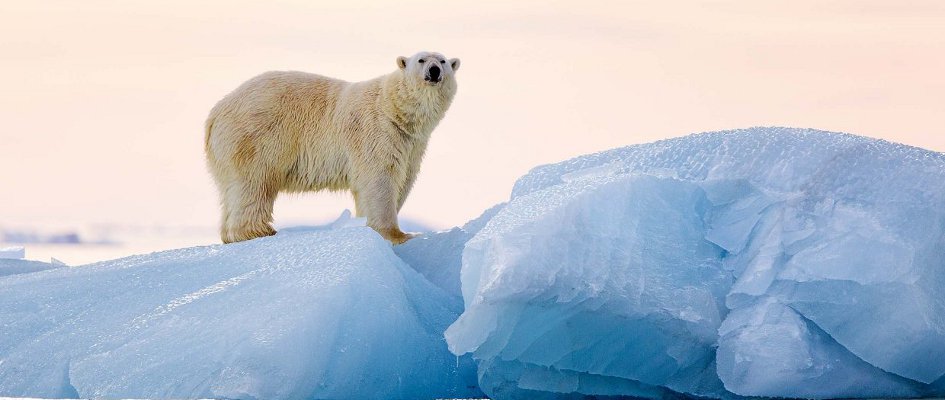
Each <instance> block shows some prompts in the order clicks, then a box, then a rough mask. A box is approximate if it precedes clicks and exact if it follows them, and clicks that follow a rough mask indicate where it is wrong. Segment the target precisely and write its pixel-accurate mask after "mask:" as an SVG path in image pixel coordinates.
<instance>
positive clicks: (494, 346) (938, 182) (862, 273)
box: [446, 128, 945, 398]
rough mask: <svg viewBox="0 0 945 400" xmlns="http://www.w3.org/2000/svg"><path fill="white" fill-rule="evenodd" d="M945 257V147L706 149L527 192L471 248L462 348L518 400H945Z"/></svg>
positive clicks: (693, 139)
mask: <svg viewBox="0 0 945 400" xmlns="http://www.w3.org/2000/svg"><path fill="white" fill-rule="evenodd" d="M943 254H945V156H943V155H942V154H940V153H934V152H929V151H925V150H922V149H917V148H912V147H908V146H903V145H898V144H893V143H888V142H884V141H880V140H873V139H867V138H862V137H856V136H852V135H845V134H834V133H827V132H822V131H815V130H802V129H788V128H754V129H748V130H739V131H727V132H714V133H706V134H700V135H693V136H689V137H684V138H679V139H673V140H667V141H661V142H657V143H652V144H646V145H639V146H631V147H626V148H621V149H615V150H611V151H607V152H603V153H598V154H593V155H588V156H584V157H579V158H576V159H573V160H569V161H565V162H562V163H559V164H554V165H548V166H542V167H538V168H536V169H534V170H532V171H531V172H530V173H529V174H528V175H526V176H524V177H523V178H521V179H520V180H519V181H518V182H517V183H516V185H515V188H514V190H513V194H512V199H511V201H510V202H509V203H508V205H507V206H506V207H505V208H504V209H502V210H501V211H500V212H499V213H498V214H497V215H496V216H495V217H494V218H493V219H492V220H491V221H489V223H488V224H487V225H486V227H485V228H483V229H482V231H480V232H479V234H478V235H476V236H475V237H474V238H473V239H471V240H470V241H469V243H468V244H467V246H466V247H465V251H464V253H463V266H462V292H463V296H464V300H465V304H466V310H465V312H464V313H463V314H462V316H461V317H460V318H459V319H458V320H457V321H456V322H455V323H454V324H453V325H452V326H451V327H450V328H449V329H448V330H447V333H446V337H447V341H448V342H449V344H450V348H451V350H453V351H454V352H455V353H457V354H463V353H466V352H471V353H472V354H473V355H474V357H475V358H477V359H478V360H480V375H481V377H480V383H481V385H482V389H483V390H484V391H485V392H486V393H487V394H490V395H494V396H495V395H498V397H502V398H515V397H520V398H526V397H532V396H534V395H535V393H584V394H613V393H612V391H608V389H613V388H615V387H625V391H624V392H623V393H622V394H627V395H644V396H647V395H646V394H645V393H641V392H640V391H641V390H643V391H647V390H652V389H653V388H654V387H661V388H667V389H669V390H672V391H676V392H683V393H687V394H693V395H699V396H707V397H728V396H731V395H732V393H734V394H738V395H745V396H780V397H816V398H825V397H896V396H918V395H943V394H945V392H943V386H945V384H943V383H945V378H943V376H945V302H943V301H942V299H945V257H943ZM536 371H537V372H536ZM536 373H538V375H537V376H539V377H538V378H536V377H535V374H536ZM542 374H544V375H542ZM540 376H547V377H551V376H558V377H562V378H558V379H550V378H540ZM563 377H566V378H567V379H565V378H563ZM591 377H593V380H594V382H595V384H589V383H586V382H589V381H590V380H591ZM936 381H937V382H936Z"/></svg>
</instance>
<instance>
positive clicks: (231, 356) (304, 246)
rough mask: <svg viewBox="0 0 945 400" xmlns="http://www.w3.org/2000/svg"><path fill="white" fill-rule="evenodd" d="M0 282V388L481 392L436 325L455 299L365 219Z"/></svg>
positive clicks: (195, 394) (13, 392) (16, 391)
mask: <svg viewBox="0 0 945 400" xmlns="http://www.w3.org/2000/svg"><path fill="white" fill-rule="evenodd" d="M342 225H347V224H342ZM352 225H355V224H352ZM0 293H3V295H2V296H0V321H2V323H0V326H2V333H3V334H2V335H0V396H30V397H57V398H59V397H73V398H74V397H84V398H98V397H109V398H242V399H254V398H256V399H259V398H266V399H269V398H272V399H280V398H319V399H332V398H365V399H367V398H385V399H387V398H433V397H473V396H478V395H481V394H480V392H479V390H478V389H477V385H476V378H477V377H476V366H475V365H474V364H473V363H472V361H471V360H470V359H469V358H468V357H462V358H460V357H456V356H454V355H452V354H450V352H449V351H448V350H447V347H446V343H445V341H444V339H443V337H442V332H443V331H444V330H445V328H446V326H447V325H448V324H449V323H450V322H452V321H453V320H455V318H456V316H457V315H458V313H459V312H460V311H461V310H462V304H461V301H460V300H459V298H458V297H454V296H450V295H448V294H446V293H445V292H443V291H442V290H440V289H439V288H437V287H436V286H434V285H432V284H430V283H429V282H427V281H426V280H425V279H423V277H422V276H421V275H420V274H419V273H417V272H415V271H414V270H412V269H411V268H409V267H408V266H407V265H406V264H404V263H403V262H402V261H401V260H400V259H399V258H397V257H396V256H395V255H394V253H393V252H392V250H391V246H390V244H388V243H387V242H385V241H384V240H383V239H381V238H380V236H378V235H377V234H376V233H374V231H372V230H371V229H369V228H366V227H351V228H345V229H334V230H332V229H322V230H309V231H306V232H300V233H291V232H290V233H286V234H280V235H277V236H274V237H269V238H264V239H259V240H253V241H250V242H243V243H238V244H231V245H215V246H207V247H196V248H189V249H180V250H171V251H165V252H160V253H155V254H149V255H141V256H133V257H129V258H123V259H118V260H114V261H106V262H101V263H97V264H92V265H86V266H80V267H72V268H58V269H52V270H47V271H40V272H31V273H24V274H19V275H10V276H5V277H3V278H2V279H0Z"/></svg>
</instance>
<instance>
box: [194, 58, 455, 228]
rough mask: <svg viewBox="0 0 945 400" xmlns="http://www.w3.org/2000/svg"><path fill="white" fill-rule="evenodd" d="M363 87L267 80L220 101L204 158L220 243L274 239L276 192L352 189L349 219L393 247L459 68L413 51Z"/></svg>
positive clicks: (286, 75) (291, 75)
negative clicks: (216, 204)
mask: <svg viewBox="0 0 945 400" xmlns="http://www.w3.org/2000/svg"><path fill="white" fill-rule="evenodd" d="M396 62H397V69H396V70H395V71H394V72H392V73H390V74H387V75H383V76H380V77H377V78H374V79H371V80H367V81H363V82H345V81H342V80H338V79H333V78H328V77H325V76H321V75H315V74H310V73H305V72H296V71H288V72H286V71H274V72H266V73H264V74H262V75H259V76H257V77H255V78H252V79H250V80H249V81H247V82H245V83H243V84H242V85H241V86H240V87H238V88H236V90H234V91H233V92H232V93H230V94H228V95H227V96H226V97H224V98H223V99H222V100H220V101H219V102H218V103H217V104H216V106H214V107H213V109H212V110H211V111H210V116H209V117H208V118H207V122H206V131H205V135H206V136H205V143H204V150H205V152H206V156H207V165H208V167H209V169H210V172H211V174H212V175H213V178H214V180H215V182H216V186H217V189H218V190H219V193H220V201H221V203H222V209H223V210H222V211H223V217H222V221H221V226H220V236H221V238H222V239H223V242H224V243H231V242H238V241H242V240H249V239H253V238H258V237H262V236H269V235H273V234H275V233H276V231H275V230H274V229H273V228H272V225H271V223H272V207H273V202H274V201H275V199H276V195H277V194H278V193H279V192H305V191H319V190H330V191H342V190H350V191H351V194H352V195H353V197H354V202H355V209H356V213H357V215H358V216H359V217H366V218H367V225H368V226H370V227H371V228H373V229H374V230H376V231H377V232H378V233H380V234H381V236H383V237H384V238H385V239H387V240H389V241H390V242H392V243H394V244H399V243H403V242H405V241H407V240H408V239H410V238H411V237H412V235H410V234H407V233H404V232H403V231H401V230H400V227H399V226H398V224H397V213H398V211H400V208H401V207H403V205H404V201H405V200H406V199H407V194H408V193H410V189H411V187H413V184H414V181H415V180H416V178H417V172H418V170H419V168H420V161H421V159H422V158H423V153H424V151H426V148H427V142H428V141H429V140H430V134H431V132H433V128H435V127H436V125H437V124H438V123H439V122H440V120H441V119H442V118H443V116H444V114H445V113H446V110H447V109H448V108H449V106H450V103H451V102H452V100H453V96H454V95H455V94H456V79H455V75H454V74H455V72H456V70H457V69H459V59H456V58H453V59H446V58H445V57H444V56H443V55H442V54H439V53H433V52H420V53H417V54H415V55H413V56H412V57H409V58H407V57H397V59H396Z"/></svg>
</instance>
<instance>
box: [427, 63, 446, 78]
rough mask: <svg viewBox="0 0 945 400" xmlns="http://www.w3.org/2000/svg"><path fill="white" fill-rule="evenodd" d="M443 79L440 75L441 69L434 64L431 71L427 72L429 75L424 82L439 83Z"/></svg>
mask: <svg viewBox="0 0 945 400" xmlns="http://www.w3.org/2000/svg"><path fill="white" fill-rule="evenodd" d="M442 78H443V77H442V76H441V75H440V67H438V66H436V64H433V65H431V66H430V69H429V70H427V73H426V75H425V76H424V77H423V80H425V81H427V82H433V83H437V82H439V81H440V80H442Z"/></svg>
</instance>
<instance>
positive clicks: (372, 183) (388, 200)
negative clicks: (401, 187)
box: [352, 173, 413, 244]
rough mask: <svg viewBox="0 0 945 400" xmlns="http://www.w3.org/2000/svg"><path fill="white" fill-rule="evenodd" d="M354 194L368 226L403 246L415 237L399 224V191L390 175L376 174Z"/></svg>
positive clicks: (366, 180) (357, 205)
mask: <svg viewBox="0 0 945 400" xmlns="http://www.w3.org/2000/svg"><path fill="white" fill-rule="evenodd" d="M357 186H358V187H357V188H354V189H353V190H352V192H353V193H354V195H355V198H356V199H357V200H356V201H355V202H356V208H357V209H358V210H357V212H358V213H359V214H362V215H364V216H365V217H367V225H368V226H370V227H371V228H372V229H374V230H375V231H377V233H379V234H381V236H383V237H384V239H387V240H389V241H390V242H391V243H393V244H401V243H403V242H406V241H407V240H410V238H412V237H413V236H411V235H408V234H406V233H404V232H403V231H401V230H400V226H399V225H398V224H397V207H398V200H399V199H398V194H399V193H398V190H397V186H396V185H395V184H394V183H393V182H392V179H391V177H390V176H389V175H388V174H383V173H375V174H372V175H371V176H369V177H367V179H363V180H362V182H361V184H359V185H357Z"/></svg>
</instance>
